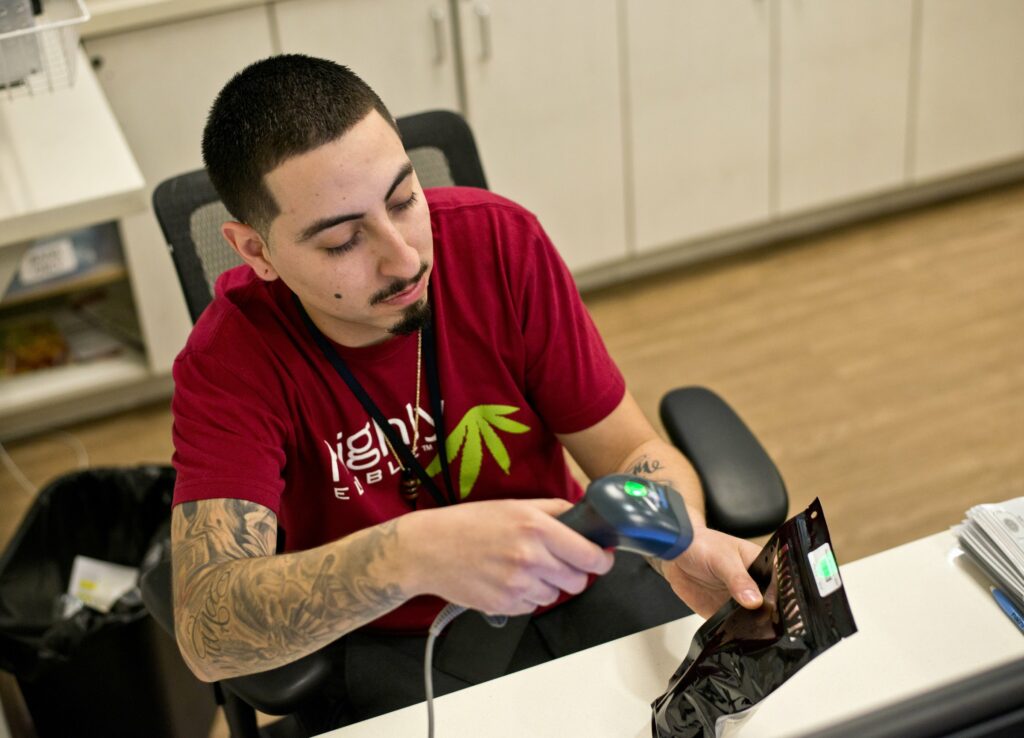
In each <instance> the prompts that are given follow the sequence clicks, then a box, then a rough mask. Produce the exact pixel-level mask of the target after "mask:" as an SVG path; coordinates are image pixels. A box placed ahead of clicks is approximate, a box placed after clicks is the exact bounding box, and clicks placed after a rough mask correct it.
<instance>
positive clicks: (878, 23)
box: [778, 0, 912, 214]
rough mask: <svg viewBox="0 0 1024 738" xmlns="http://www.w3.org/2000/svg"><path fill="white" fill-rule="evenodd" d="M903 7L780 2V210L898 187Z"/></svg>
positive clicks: (907, 35) (908, 13)
mask: <svg viewBox="0 0 1024 738" xmlns="http://www.w3.org/2000/svg"><path fill="white" fill-rule="evenodd" d="M911 20H912V1H911V0H857V2H848V0H819V1H818V2H807V1H805V0H779V29H778V33H779V41H778V43H779V70H778V74H779V79H778V94H779V101H778V105H779V124H778V125H779V129H778V136H779V165H778V209H779V212H780V213H783V214H789V213H792V212H794V211H799V210H804V209H807V208H812V207H815V206H821V205H828V204H832V203H836V202H840V201H843V200H849V199H853V198H857V197H863V196H866V195H871V194H875V193H879V192H882V191H885V190H888V189H893V188H896V187H899V186H901V185H903V184H904V183H905V180H906V130H907V111H908V90H909V86H910V56H911V54H910V47H911Z"/></svg>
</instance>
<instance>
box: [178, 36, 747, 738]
mask: <svg viewBox="0 0 1024 738" xmlns="http://www.w3.org/2000/svg"><path fill="white" fill-rule="evenodd" d="M203 155H204V160H205V162H206V167H207V170H208V171H209V173H210V177H211V179H212V181H213V183H214V185H215V186H216V188H217V191H218V192H219V194H220V195H221V198H222V200H223V202H224V204H225V206H226V207H227V208H228V210H229V211H230V212H231V214H232V215H233V216H234V217H235V218H236V219H237V220H236V221H232V222H229V223H225V224H224V225H223V228H222V231H223V235H224V237H225V238H226V239H227V241H228V242H229V243H230V244H231V245H232V247H233V248H234V249H235V250H236V251H237V252H238V254H239V255H240V256H241V257H242V258H243V259H244V260H245V262H246V265H245V266H243V267H239V268H237V269H234V270H231V271H229V272H227V273H226V274H225V275H223V276H222V277H221V278H220V280H219V281H218V284H217V290H216V292H217V294H216V297H215V299H214V302H213V303H212V304H211V305H210V307H209V308H208V309H207V310H206V311H205V312H204V314H203V316H202V317H201V318H200V320H199V321H198V322H197V324H196V327H195V329H194V331H193V333H192V335H191V337H190V339H189V342H188V345H187V346H186V348H185V349H184V350H183V351H182V353H181V355H180V356H179V357H178V359H177V361H176V364H175V370H174V371H175V382H176V390H175V396H174V402H173V409H174V416H175V422H174V439H175V447H176V452H175V465H176V467H177V469H178V482H177V486H176V489H175V507H174V512H173V519H172V544H173V563H174V572H175V573H174V584H175V621H176V628H177V636H178V642H179V645H180V647H181V651H182V653H183V655H184V657H185V659H186V661H187V662H188V664H189V666H190V667H191V668H192V670H193V671H194V672H195V673H196V674H197V675H198V676H199V677H200V678H202V679H205V680H219V679H223V678H227V677H232V676H238V675H243V674H249V673H253V672H257V671H264V670H266V669H270V668H273V667H275V666H279V665H281V664H284V663H287V662H290V661H293V660H295V659H297V658H299V657H301V656H303V655H305V654H308V653H311V652H313V651H315V650H318V649H321V648H323V647H325V646H327V645H328V644H332V643H335V642H337V643H338V644H340V645H337V646H335V647H336V648H338V649H339V653H338V659H339V662H341V663H343V664H344V665H345V668H344V669H343V671H344V672H345V673H344V674H343V676H342V677H340V682H339V684H338V685H336V686H337V690H336V691H337V694H336V695H335V696H336V697H337V703H336V704H335V705H334V706H329V707H327V708H324V710H321V711H320V713H318V714H317V715H315V716H313V717H309V716H307V727H310V729H317V730H319V729H324V728H326V727H329V725H328V723H331V722H338V721H340V720H347V719H358V718H364V717H368V716H370V715H373V714H376V713H379V712H381V711H384V710H388V709H394V708H397V707H399V706H401V705H403V704H408V703H410V702H414V701H416V700H418V699H422V685H421V684H419V678H420V670H421V669H422V662H421V658H422V656H421V654H422V645H423V634H424V632H425V630H426V629H427V627H428V626H429V625H430V623H431V621H432V620H433V618H434V617H435V616H436V615H437V613H438V612H439V610H440V609H441V607H442V605H443V604H444V602H445V601H448V602H452V603H456V604H459V605H463V606H465V607H467V608H471V609H473V610H477V611H480V612H483V613H501V614H506V615H511V616H517V615H526V614H529V613H535V616H534V617H532V618H528V617H521V618H517V619H515V623H516V626H515V627H512V628H509V629H507V631H508V633H511V634H512V635H504V634H501V633H500V632H498V631H495V635H494V636H493V639H494V643H493V644H492V643H491V642H490V641H491V637H490V636H488V635H487V634H486V633H483V634H481V633H479V632H475V631H474V632H473V633H474V634H473V635H472V636H471V637H468V640H467V637H466V636H462V637H461V641H460V637H458V636H456V635H455V634H454V633H453V634H452V636H451V637H452V642H451V643H450V644H448V643H442V646H441V648H442V653H441V654H440V655H439V659H438V663H439V667H440V668H441V669H442V671H444V672H445V674H446V676H444V677H443V678H441V681H440V682H439V685H438V692H443V691H448V690H450V689H455V688H458V687H460V686H464V685H465V684H469V683H473V682H474V681H479V680H480V679H482V678H487V677H488V676H494V675H496V674H499V673H505V672H507V671H509V670H513V669H516V668H522V667H523V666H528V665H531V664H533V663H537V662H539V661H542V660H544V659H546V658H551V657H552V656H557V655H560V654H562V653H567V652H569V651H571V650H575V649H578V648H581V647H586V646H588V645H592V644H593V643H597V642H601V641H602V640H607V639H609V638H612V637H617V636H619V635H624V634H626V633H628V632H632V631H634V630H637V629H639V628H642V627H649V626H651V625H655V624H658V622H664V621H665V620H667V619H670V618H672V617H678V616H679V615H681V614H685V612H686V610H685V608H684V607H683V606H682V605H681V603H680V602H679V598H681V599H682V600H684V601H685V602H686V603H687V604H688V605H689V606H690V607H692V608H693V609H694V610H696V611H697V612H699V613H701V614H703V615H708V614H710V613H711V612H713V611H714V610H716V609H717V608H718V607H719V606H720V605H721V604H722V603H723V602H724V601H725V600H726V599H727V598H728V597H729V596H730V595H731V596H733V597H735V598H736V599H737V600H738V601H740V602H741V603H742V604H744V605H745V606H748V607H757V606H759V605H760V602H761V598H760V594H759V592H758V589H757V587H756V586H755V585H754V582H753V581H752V580H751V579H750V578H749V577H748V576H747V574H746V571H745V570H746V566H747V564H748V563H749V562H750V561H751V560H752V559H753V558H754V556H755V555H756V554H757V552H758V549H757V547H756V546H754V545H753V544H751V543H749V542H747V541H742V540H739V539H735V538H731V537H729V536H725V535H723V534H721V533H718V532H716V531H712V530H709V529H707V528H706V527H704V524H703V515H702V497H701V490H700V484H699V481H698V479H697V478H696V475H695V474H694V472H693V469H692V468H691V467H690V465H689V464H688V462H687V461H686V460H685V458H683V456H682V455H681V454H680V453H679V452H678V451H676V450H675V449H673V448H672V447H670V446H669V445H668V444H666V443H664V442H663V441H662V440H661V439H660V438H659V437H658V436H657V434H656V433H655V431H654V430H653V429H652V428H651V426H650V424H649V423H648V422H647V421H646V419H645V418H644V416H643V414H642V413H641V412H640V410H639V409H638V407H637V405H636V403H635V402H634V400H633V399H632V397H631V396H630V395H629V393H628V392H627V391H626V390H625V386H624V382H623V380H622V377H621V375H620V373H619V372H618V370H617V369H616V367H615V365H614V363H613V362H612V361H611V359H610V358H609V357H608V355H607V352H606V351H605V349H604V346H603V344H602V343H601V340H600V337H599V336H598V335H597V332H596V330H595V328H594V326H593V324H592V323H591V321H590V319H589V317H588V316H587V314H586V311H585V309H584V308H583V307H582V304H581V302H580V300H579V296H578V293H577V292H576V289H575V287H574V285H573V283H572V280H571V277H570V276H569V274H568V272H567V270H566V269H565V266H564V265H563V263H562V262H561V260H560V259H559V257H558V255H557V253H556V252H555V250H554V248H553V246H552V245H551V243H550V241H549V240H548V238H547V236H546V235H545V234H544V232H543V230H542V229H541V227H540V225H539V224H538V222H537V220H536V219H535V218H534V217H533V216H532V215H531V214H530V213H528V212H526V211H524V210H523V209H522V208H520V207H518V206H516V205H515V204H513V203H511V202H509V201H507V200H504V199H502V198H500V197H498V196H495V195H492V194H490V193H487V192H482V191H476V190H466V189H459V188H446V189H438V190H432V191H427V192H424V191H423V190H422V188H421V187H420V185H419V182H418V180H417V178H416V173H415V171H414V170H413V168H412V166H411V164H410V162H409V159H408V157H407V155H406V153H405V151H404V149H403V147H402V143H401V140H400V139H399V136H398V134H397V132H396V129H395V126H394V122H393V120H392V118H391V116H390V114H389V113H388V111H387V109H386V108H385V107H384V105H383V103H381V101H380V100H379V99H378V98H377V96H376V95H375V94H374V93H373V92H372V91H371V90H370V89H369V88H368V87H367V86H366V85H365V84H364V83H363V82H362V81H361V80H360V79H359V78H358V77H356V76H355V75H354V74H352V73H351V72H350V71H349V70H347V69H346V68H344V67H340V66H338V65H336V64H333V63H330V62H326V61H323V60H318V59H311V58H308V57H303V56H282V57H274V58H271V59H267V60H264V61H262V62H259V63H257V64H254V65H252V66H250V67H249V68H247V69H245V70H243V71H242V72H241V73H239V74H238V75H236V77H235V78H234V79H232V80H231V81H230V82H229V83H228V84H227V85H226V86H225V88H224V89H223V90H222V91H221V93H220V94H219V96H218V98H217V100H216V101H215V103H214V105H213V108H212V110H211V112H210V116H209V119H208V121H207V125H206V129H205V132H204V137H203ZM563 447H564V448H565V449H567V450H568V451H569V453H571V454H572V456H573V457H574V458H575V460H576V461H577V462H578V463H579V465H580V467H581V468H582V469H583V470H584V472H586V473H587V474H588V475H589V476H591V477H592V478H596V477H599V476H602V475H605V474H610V473H617V472H628V473H640V474H647V475H649V476H651V477H652V478H654V479H657V480H659V481H662V482H664V483H667V484H669V485H670V486H672V487H673V488H674V489H676V490H678V491H679V492H680V493H682V495H683V496H684V498H685V500H686V503H687V507H688V509H689V512H690V516H691V520H692V522H693V524H694V528H695V537H694V542H693V545H692V546H691V547H690V549H689V550H688V551H687V552H686V553H685V554H684V555H683V556H681V557H679V558H678V559H677V560H675V561H673V562H669V563H666V564H664V565H661V566H660V571H661V573H662V574H663V575H664V577H665V579H667V580H668V582H669V584H670V585H671V590H674V592H675V593H676V594H677V595H678V598H677V597H675V596H674V595H671V590H669V588H668V587H665V586H664V584H663V582H662V580H660V579H659V578H658V577H657V576H656V575H655V574H654V573H653V572H652V570H651V569H650V568H649V567H647V566H646V565H642V562H640V563H641V565H640V566H637V565H636V559H637V558H638V557H634V560H632V561H628V562H626V563H622V564H621V565H620V564H616V566H615V571H614V572H613V574H612V575H609V576H608V577H602V576H601V575H605V574H606V573H608V572H609V570H610V569H611V568H612V565H613V561H614V557H613V556H612V554H611V553H609V552H607V551H604V550H602V549H601V548H600V547H598V546H596V545H594V544H593V543H591V542H589V541H587V540H586V539H584V538H583V537H582V536H580V535H578V534H576V533H575V532H573V531H572V530H570V529H569V528H567V527H566V526H564V525H562V524H561V523H559V522H558V521H557V520H555V516H557V515H558V514H560V513H562V512H564V511H565V510H567V509H568V508H569V507H570V506H571V503H572V502H574V501H575V500H577V499H578V498H579V496H580V494H581V490H580V488H579V485H578V484H577V483H576V482H575V481H573V479H572V477H571V475H570V473H569V471H568V468H567V466H566V463H565V459H564V455H563V450H562V449H563ZM619 558H620V559H622V558H623V557H619ZM595 577H598V579H597V583H596V584H595V585H594V586H593V587H591V588H590V589H588V590H587V591H586V592H585V593H584V594H582V595H579V593H581V592H583V591H584V590H585V589H586V588H587V587H588V584H589V583H590V581H591V580H593V579H594V578H595ZM649 580H653V581H649ZM659 583H660V584H659ZM666 592H667V593H669V595H670V596H669V597H668V598H667V600H666V597H665V593H666ZM574 595H579V596H578V597H574ZM564 600H568V602H564V603H563V601H564ZM666 601H667V604H666ZM588 603H589V604H588ZM552 605H555V606H554V607H551V606H552ZM645 618H646V619H645ZM463 619H465V621H466V622H467V623H469V622H471V619H470V615H464V616H463ZM460 620H462V619H460ZM452 627H453V630H457V629H458V627H459V621H456V623H455V624H454V625H453V626H452ZM466 627H470V628H471V627H472V626H466ZM485 630H486V629H485ZM347 634H348V637H347V638H345V639H343V640H341V641H338V639H339V638H340V637H341V636H345V635H347ZM460 642H461V643H462V645H458V643H460ZM466 643H468V644H469V651H470V652H471V657H470V658H469V659H468V661H467V659H466V658H465V656H462V657H460V656H458V654H457V652H458V651H459V650H460V649H462V648H463V646H464V645H465V644H466ZM445 650H447V651H448V652H450V653H452V654H455V655H454V656H451V657H450V658H447V657H446V654H445V653H444V652H445ZM496 653H497V654H498V655H497V656H495V655H494V654H496ZM360 654H362V655H361V656H360ZM360 658H361V659H362V660H361V661H360ZM460 659H461V662H462V663H461V664H460V663H459V661H460ZM476 659H479V661H480V662H481V663H482V664H484V668H483V669H482V670H481V669H478V668H477V667H478V666H479V665H480V664H477V663H476ZM446 660H447V661H451V662H452V663H451V667H450V668H448V669H447V670H446V669H445V666H444V664H445V662H446ZM441 676H442V675H439V677H441ZM337 705H343V706H344V709H345V710H347V711H348V712H347V714H346V715H345V716H344V717H342V716H341V713H339V712H337V710H336V709H335V708H336V707H337ZM338 709H341V708H338ZM314 712H315V711H314Z"/></svg>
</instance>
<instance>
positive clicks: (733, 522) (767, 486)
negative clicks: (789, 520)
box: [660, 387, 789, 538]
mask: <svg viewBox="0 0 1024 738" xmlns="http://www.w3.org/2000/svg"><path fill="white" fill-rule="evenodd" d="M660 411H661V422H662V424H663V425H664V426H665V430H666V431H667V432H668V435H669V438H670V439H671V440H672V443H674V444H675V445H676V446H677V447H678V448H679V449H680V450H681V451H682V452H683V453H684V454H685V455H686V456H687V458H688V459H689V460H690V463H691V464H693V467H694V469H696V471H697V474H698V475H699V476H700V480H701V483H702V484H703V485H704V502H705V506H706V513H707V519H708V525H709V526H710V527H712V528H715V529H717V530H721V531H723V532H725V533H729V534H731V535H734V536H739V537H741V538H752V537H754V536H759V535H764V534H767V533H771V532H773V531H774V530H775V529H776V528H778V527H779V526H780V525H782V523H783V522H784V521H785V520H786V513H787V512H788V510H789V497H788V495H787V494H786V486H785V484H784V483H783V481H782V477H781V476H780V475H779V471H778V469H776V468H775V464H774V463H773V462H772V460H771V458H770V457H769V456H768V454H767V453H766V452H765V450H764V448H763V447H762V446H761V444H760V443H759V442H758V440H757V438H755V437H754V434H753V433H751V432H750V429H749V428H747V426H746V425H745V424H744V423H743V421H742V420H741V419H740V417H739V416H738V415H737V414H736V413H735V412H734V411H733V409H732V408H731V407H729V405H728V404H727V403H726V402H725V401H724V400H723V399H722V398H720V397H719V396H718V395H716V394H715V393H714V392H712V391H711V390H708V389H705V388H704V387H684V388H681V389H676V390H672V391H671V392H669V393H668V394H667V395H665V397H664V398H662V401H661V408H660Z"/></svg>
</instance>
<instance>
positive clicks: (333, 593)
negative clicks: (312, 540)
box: [171, 499, 407, 681]
mask: <svg viewBox="0 0 1024 738" xmlns="http://www.w3.org/2000/svg"><path fill="white" fill-rule="evenodd" d="M396 527H397V522H396V521H391V522H389V523H384V524H381V525H378V526H374V527H372V528H368V529H366V530H363V531H360V532H358V533H355V534H353V535H351V536H348V537H346V538H345V539H343V540H341V541H337V542H335V543H333V544H328V545H326V546H322V547H320V548H316V549H312V550H309V551H302V552H297V553H290V554H280V555H274V546H275V543H276V537H277V519H276V517H275V515H274V513H273V512H271V511H270V510H268V509H267V508H265V507H263V506H261V505H257V504H255V503H252V502H246V501H243V500H229V499H221V500H203V501H200V502H188V503H183V504H180V505H178V506H177V507H176V508H175V510H174V514H173V516H172V526H171V540H172V552H173V556H172V558H173V572H174V573H173V577H174V600H175V630H176V632H177V639H178V645H179V647H180V648H181V651H182V654H183V656H184V657H185V660H186V661H187V662H188V664H189V666H190V667H191V668H192V670H193V671H194V672H195V673H196V674H197V675H198V676H199V677H201V678H204V679H208V680H210V681H213V680H219V679H223V678H227V677H232V676H240V675H243V674H249V673H254V672H257V671H264V670H267V669H271V668H274V667H276V666H280V665H282V664H285V663H288V662H290V661H294V660H295V659H297V658H300V657H301V656H304V655H306V654H308V653H312V652H313V651H315V650H317V649H318V648H321V647H323V646H325V645H326V644H328V643H330V642H331V641H333V640H335V639H336V638H338V637H339V636H342V635H344V634H345V633H347V632H349V631H352V630H354V629H356V628H358V627H359V626H361V625H364V624H365V623H368V622H370V621H371V620H374V619H376V618H377V617H379V616H380V615H383V614H384V613H386V612H388V611H390V610H392V609H394V608H395V607H397V606H398V605H400V604H401V603H402V602H404V601H405V600H406V599H407V597H406V596H405V595H403V593H402V591H401V588H400V587H399V586H398V584H397V583H396V582H395V581H394V579H393V578H392V577H391V576H390V573H391V571H392V569H391V567H390V566H389V564H390V562H389V557H390V556H391V555H392V553H393V551H394V549H395V544H396V542H397V535H398V534H397V530H396Z"/></svg>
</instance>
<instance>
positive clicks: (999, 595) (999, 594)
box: [988, 587, 1024, 633]
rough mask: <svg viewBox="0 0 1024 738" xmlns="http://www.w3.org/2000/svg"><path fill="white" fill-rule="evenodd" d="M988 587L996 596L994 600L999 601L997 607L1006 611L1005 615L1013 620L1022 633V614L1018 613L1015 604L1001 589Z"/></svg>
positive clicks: (1023, 626) (1023, 628) (1023, 629)
mask: <svg viewBox="0 0 1024 738" xmlns="http://www.w3.org/2000/svg"><path fill="white" fill-rule="evenodd" d="M988 589H989V591H990V592H991V593H992V596H993V597H995V598H996V602H998V603H999V609H1000V610H1002V611H1003V612H1005V613H1006V616H1007V617H1008V618H1010V620H1012V621H1013V623H1014V625H1016V626H1017V628H1019V629H1020V632H1021V633H1024V615H1021V614H1020V610H1018V609H1017V606H1016V605H1014V604H1013V603H1012V602H1011V601H1010V598H1009V597H1007V596H1006V593H1005V592H1003V591H1002V590H1001V589H998V588H997V587H989V588H988Z"/></svg>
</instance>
